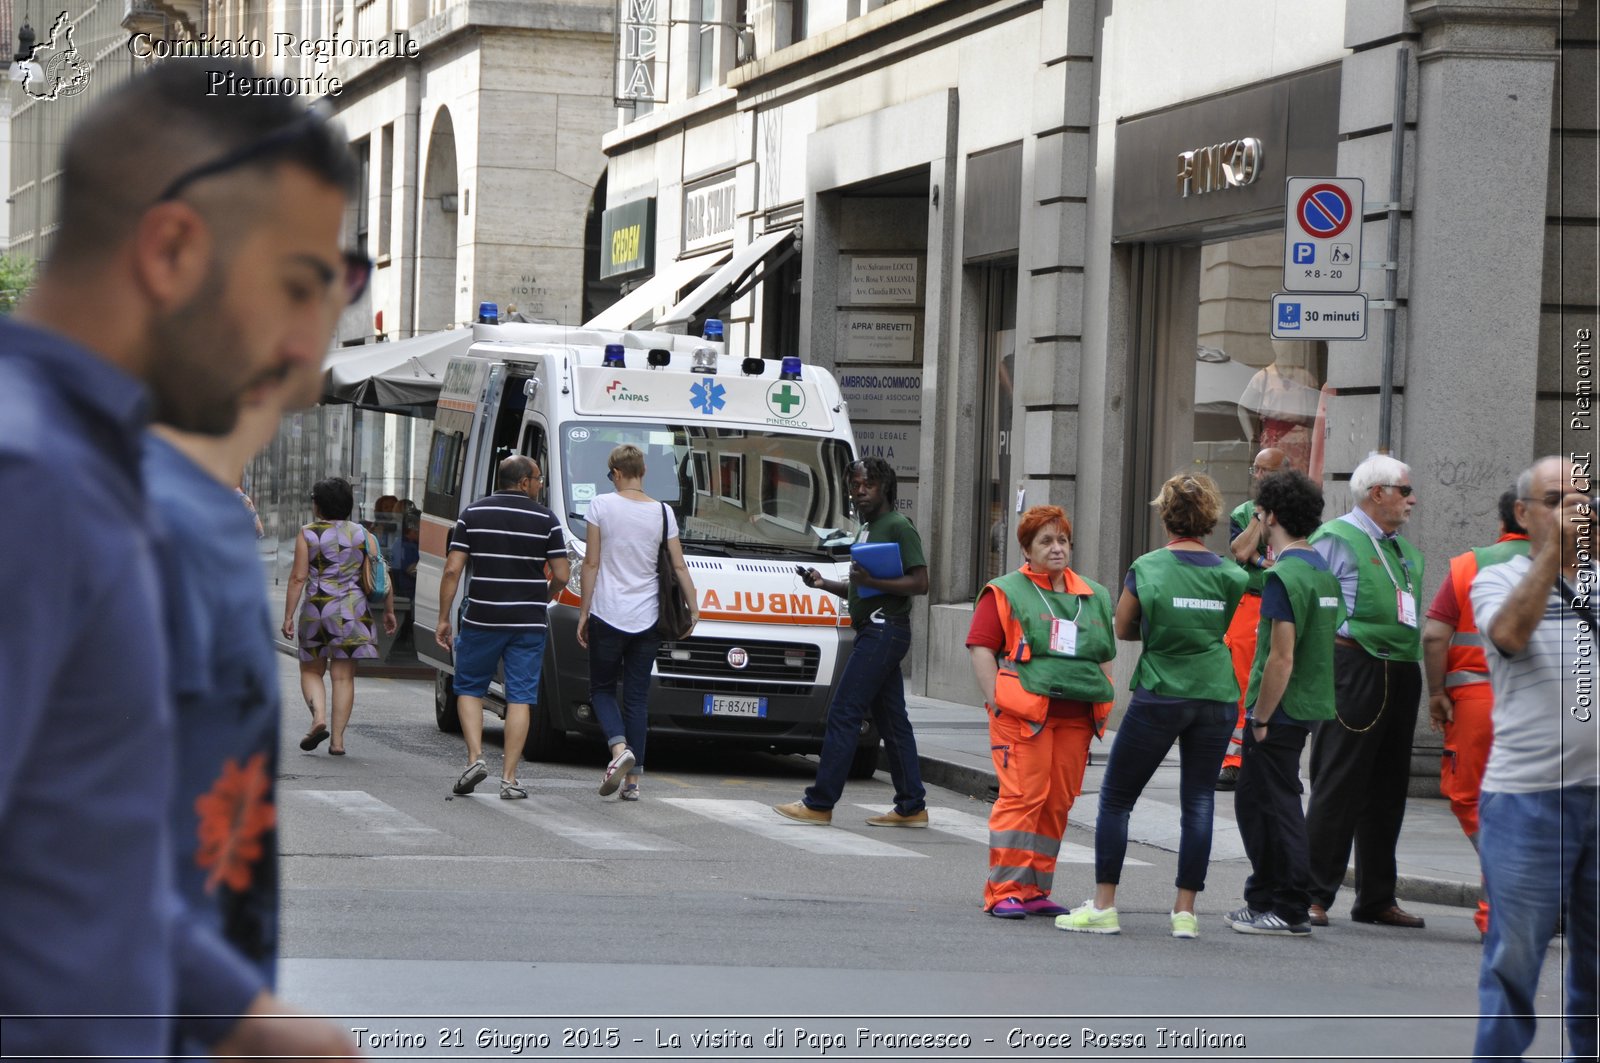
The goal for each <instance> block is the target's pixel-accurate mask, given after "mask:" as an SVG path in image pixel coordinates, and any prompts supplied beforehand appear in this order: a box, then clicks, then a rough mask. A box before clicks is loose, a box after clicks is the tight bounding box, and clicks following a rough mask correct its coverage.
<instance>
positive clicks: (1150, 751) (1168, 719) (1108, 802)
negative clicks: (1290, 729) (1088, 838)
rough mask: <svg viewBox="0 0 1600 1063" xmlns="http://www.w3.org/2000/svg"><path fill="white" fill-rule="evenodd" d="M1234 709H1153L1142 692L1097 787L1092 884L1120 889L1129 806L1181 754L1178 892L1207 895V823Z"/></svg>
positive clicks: (1181, 705) (1189, 704)
mask: <svg viewBox="0 0 1600 1063" xmlns="http://www.w3.org/2000/svg"><path fill="white" fill-rule="evenodd" d="M1237 715H1238V707H1237V706H1236V705H1235V704H1234V703H1233V702H1231V701H1198V700H1193V701H1183V702H1178V703H1176V704H1173V703H1166V704H1163V703H1160V702H1152V701H1150V700H1149V694H1148V693H1147V692H1146V691H1145V689H1144V688H1143V687H1140V688H1139V689H1138V690H1136V691H1134V694H1133V701H1132V702H1130V703H1129V705H1128V711H1127V712H1126V713H1125V714H1124V715H1123V717H1122V726H1120V727H1118V728H1117V737H1116V740H1115V741H1113V742H1112V743H1111V755H1110V757H1109V758H1108V759H1107V760H1106V773H1105V776H1104V777H1103V778H1102V779H1101V780H1100V813H1099V816H1098V817H1097V818H1096V819H1095V824H1094V880H1095V881H1096V882H1109V883H1112V884H1113V885H1115V884H1117V883H1120V882H1121V881H1122V862H1123V859H1124V858H1125V857H1126V856H1127V854H1128V817H1129V816H1130V815H1132V813H1133V805H1134V802H1136V801H1137V800H1138V799H1139V795H1140V794H1141V793H1142V792H1144V788H1145V786H1146V785H1148V784H1149V782H1150V778H1151V776H1153V775H1154V774H1155V773H1156V769H1157V768H1159V767H1160V766H1161V762H1162V761H1163V760H1164V759H1165V758H1166V755H1167V752H1168V751H1169V750H1171V749H1172V747H1173V744H1174V743H1176V744H1177V746H1178V765H1179V766H1178V807H1179V813H1178V823H1179V829H1180V834H1179V839H1178V877H1177V880H1176V881H1175V882H1174V883H1173V885H1174V886H1176V887H1177V888H1178V889H1180V890H1194V891H1195V892H1197V893H1198V892H1199V891H1201V890H1203V889H1205V888H1206V869H1207V868H1208V867H1210V866H1211V823H1212V820H1213V818H1214V815H1215V811H1216V808H1215V802H1216V796H1217V772H1218V771H1219V770H1220V769H1221V767H1222V758H1223V756H1224V754H1226V753H1227V751H1228V737H1229V736H1230V735H1231V734H1232V733H1233V721H1234V717H1235V716H1237Z"/></svg>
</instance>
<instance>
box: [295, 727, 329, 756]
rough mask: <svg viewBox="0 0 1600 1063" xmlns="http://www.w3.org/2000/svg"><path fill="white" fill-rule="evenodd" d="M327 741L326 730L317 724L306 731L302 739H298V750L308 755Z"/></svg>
mask: <svg viewBox="0 0 1600 1063" xmlns="http://www.w3.org/2000/svg"><path fill="white" fill-rule="evenodd" d="M327 740H328V729H327V728H326V727H324V726H323V725H322V724H320V723H319V724H317V726H315V727H313V728H312V729H311V730H309V731H307V732H306V736H305V737H304V738H302V739H300V748H301V749H303V750H305V751H306V752H307V753H309V752H311V751H312V750H313V749H316V748H317V747H318V746H320V745H321V744H322V743H324V742H326V741H327Z"/></svg>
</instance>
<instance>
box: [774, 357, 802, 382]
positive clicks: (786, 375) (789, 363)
mask: <svg viewBox="0 0 1600 1063" xmlns="http://www.w3.org/2000/svg"><path fill="white" fill-rule="evenodd" d="M778 379H779V380H799V379H800V359H799V358H798V357H796V356H795V355H792V354H791V355H789V356H788V357H787V358H785V359H784V360H783V364H782V365H781V366H779V367H778Z"/></svg>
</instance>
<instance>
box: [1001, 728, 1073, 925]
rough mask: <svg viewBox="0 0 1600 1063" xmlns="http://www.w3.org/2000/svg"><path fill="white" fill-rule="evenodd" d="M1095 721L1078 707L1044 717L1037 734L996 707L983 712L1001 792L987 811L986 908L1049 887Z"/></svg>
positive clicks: (1021, 897)
mask: <svg viewBox="0 0 1600 1063" xmlns="http://www.w3.org/2000/svg"><path fill="white" fill-rule="evenodd" d="M1093 736H1094V718H1093V716H1092V715H1091V714H1090V713H1088V712H1084V713H1082V714H1081V715H1075V716H1069V717H1053V718H1050V719H1047V720H1045V722H1044V724H1043V726H1042V727H1041V728H1040V729H1039V731H1038V733H1037V734H1035V733H1033V730H1032V728H1031V727H1030V726H1029V725H1028V724H1027V723H1026V722H1024V721H1023V720H1021V719H1019V718H1017V717H1015V716H1009V715H1007V714H1005V713H1004V712H1002V713H1001V714H1000V715H998V716H994V715H991V716H990V717H989V745H990V747H991V752H992V756H993V758H994V768H995V775H996V776H997V777H998V779H999V782H1000V796H999V797H998V798H996V799H995V803H994V808H993V809H992V810H991V811H990V813H989V878H988V881H987V882H986V883H985V884H984V888H983V906H984V908H985V910H987V909H990V908H993V907H994V906H995V905H996V904H998V903H1000V902H1001V901H1003V900H1005V899H1006V898H1007V897H1014V898H1016V899H1017V900H1021V901H1025V900H1029V899H1031V898H1033V897H1038V896H1040V895H1041V894H1047V893H1049V892H1050V890H1051V888H1052V887H1053V886H1054V884H1055V872H1056V856H1057V854H1058V853H1059V852H1060V850H1061V835H1062V834H1063V833H1064V832H1065V831H1066V829H1067V812H1068V810H1069V809H1071V808H1072V802H1073V801H1074V800H1075V799H1076V798H1077V796H1078V794H1079V793H1081V792H1082V790H1083V771H1084V766H1085V764H1087V763H1088V759H1089V739H1090V738H1092V737H1093Z"/></svg>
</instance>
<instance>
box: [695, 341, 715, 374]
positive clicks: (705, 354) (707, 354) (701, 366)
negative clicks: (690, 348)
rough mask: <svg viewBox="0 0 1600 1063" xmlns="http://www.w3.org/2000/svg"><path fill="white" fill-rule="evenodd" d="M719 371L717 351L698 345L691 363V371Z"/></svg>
mask: <svg viewBox="0 0 1600 1063" xmlns="http://www.w3.org/2000/svg"><path fill="white" fill-rule="evenodd" d="M716 371H717V352H716V351H715V350H713V349H712V348H710V347H696V348H695V349H694V356H693V358H692V360H691V361H690V363H689V372H691V373H715V372H716Z"/></svg>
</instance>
